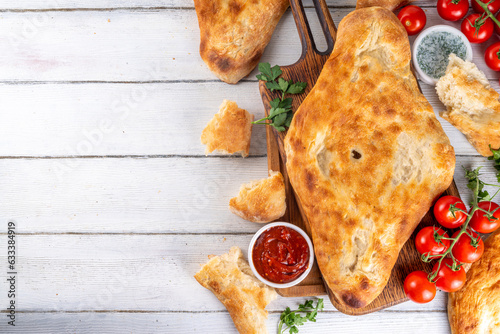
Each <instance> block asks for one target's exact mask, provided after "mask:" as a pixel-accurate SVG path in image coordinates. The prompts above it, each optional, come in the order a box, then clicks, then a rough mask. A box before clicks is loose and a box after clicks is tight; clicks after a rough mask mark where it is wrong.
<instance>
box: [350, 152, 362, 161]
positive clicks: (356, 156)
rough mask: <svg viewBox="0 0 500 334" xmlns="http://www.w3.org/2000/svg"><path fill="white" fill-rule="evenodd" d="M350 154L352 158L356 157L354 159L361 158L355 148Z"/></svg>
mask: <svg viewBox="0 0 500 334" xmlns="http://www.w3.org/2000/svg"><path fill="white" fill-rule="evenodd" d="M351 156H352V157H353V158H354V159H356V160H359V159H361V157H362V155H361V153H359V152H358V151H356V150H352V151H351Z"/></svg>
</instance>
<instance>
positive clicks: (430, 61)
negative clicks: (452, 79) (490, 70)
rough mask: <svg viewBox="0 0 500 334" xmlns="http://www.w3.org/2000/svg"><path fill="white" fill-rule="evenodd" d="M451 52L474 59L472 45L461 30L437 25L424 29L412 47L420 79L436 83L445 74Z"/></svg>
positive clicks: (430, 83)
mask: <svg viewBox="0 0 500 334" xmlns="http://www.w3.org/2000/svg"><path fill="white" fill-rule="evenodd" d="M451 53H454V54H455V55H457V57H459V58H461V59H462V60H467V61H472V47H471V45H470V42H469V41H468V40H467V37H465V35H464V34H463V33H462V32H461V31H460V30H458V29H455V28H453V27H450V26H447V25H436V26H433V27H430V28H427V29H425V30H424V31H422V32H421V33H420V35H418V37H417V38H416V39H415V42H414V43H413V49H412V59H413V66H414V67H415V71H416V72H417V74H418V77H419V79H420V80H422V81H423V82H425V83H427V84H429V85H435V84H436V83H437V81H438V80H439V78H441V77H442V76H443V75H444V74H445V72H446V67H447V66H448V56H449V55H450V54H451Z"/></svg>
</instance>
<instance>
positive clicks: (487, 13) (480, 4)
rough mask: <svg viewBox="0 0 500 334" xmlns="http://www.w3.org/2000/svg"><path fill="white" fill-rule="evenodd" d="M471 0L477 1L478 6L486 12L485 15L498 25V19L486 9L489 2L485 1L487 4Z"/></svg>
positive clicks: (499, 24) (499, 23)
mask: <svg viewBox="0 0 500 334" xmlns="http://www.w3.org/2000/svg"><path fill="white" fill-rule="evenodd" d="M473 1H476V2H477V4H478V5H479V6H481V8H482V9H484V12H485V13H486V15H488V16H489V17H490V19H491V20H492V21H493V22H495V24H496V25H497V26H498V27H500V21H498V20H497V18H496V17H495V15H493V14H492V13H491V12H490V10H489V9H488V4H489V3H487V4H486V3H484V2H482V1H481V0H473ZM491 2H493V1H491Z"/></svg>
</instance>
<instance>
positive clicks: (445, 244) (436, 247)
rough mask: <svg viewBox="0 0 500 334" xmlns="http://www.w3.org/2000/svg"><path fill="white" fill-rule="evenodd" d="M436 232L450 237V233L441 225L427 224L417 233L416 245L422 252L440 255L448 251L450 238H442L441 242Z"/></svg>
mask: <svg viewBox="0 0 500 334" xmlns="http://www.w3.org/2000/svg"><path fill="white" fill-rule="evenodd" d="M434 232H436V233H437V234H439V235H440V236H443V237H445V238H449V236H448V234H447V233H446V232H445V231H444V230H442V229H441V228H439V227H434V226H427V227H424V228H423V229H421V230H420V231H419V232H418V233H417V237H416V238H415V247H417V251H418V252H419V253H420V254H426V253H428V254H429V255H438V254H443V253H444V252H446V250H447V249H448V248H450V240H445V239H441V240H440V241H439V242H437V241H436V239H435V238H434Z"/></svg>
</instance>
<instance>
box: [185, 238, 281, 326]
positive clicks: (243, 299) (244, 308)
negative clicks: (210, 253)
mask: <svg viewBox="0 0 500 334" xmlns="http://www.w3.org/2000/svg"><path fill="white" fill-rule="evenodd" d="M194 277H195V278H196V280H197V281H198V282H199V283H200V284H201V285H203V286H204V287H205V288H207V289H209V290H210V291H212V292H213V293H214V295H215V296H216V297H217V298H218V299H219V300H220V301H221V302H222V304H224V306H225V307H226V309H227V310H228V312H229V315H230V316H231V318H232V319H233V322H234V325H235V326H236V329H238V332H240V333H242V334H264V333H267V328H266V319H267V311H266V310H265V307H266V306H267V304H269V303H270V302H272V301H273V300H275V299H276V297H277V294H276V292H275V291H274V289H273V288H270V287H268V286H267V285H265V284H264V283H262V282H260V281H259V280H258V279H256V278H255V277H254V276H253V274H252V272H251V269H250V267H249V265H248V263H247V262H246V261H245V260H244V259H243V254H242V253H241V249H239V248H238V247H231V249H230V250H229V253H228V254H223V255H221V256H215V257H213V258H212V259H210V261H208V262H207V263H206V264H205V265H204V266H203V267H202V268H201V270H200V271H199V272H198V273H197V274H196V275H195V276H194Z"/></svg>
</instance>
